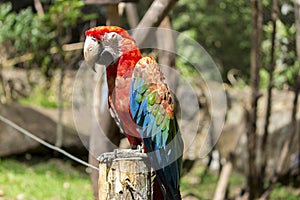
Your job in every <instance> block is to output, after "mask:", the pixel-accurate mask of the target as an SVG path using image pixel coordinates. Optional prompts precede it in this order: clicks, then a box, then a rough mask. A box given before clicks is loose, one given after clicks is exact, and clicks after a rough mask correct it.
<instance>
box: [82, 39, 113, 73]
mask: <svg viewBox="0 0 300 200" xmlns="http://www.w3.org/2000/svg"><path fill="white" fill-rule="evenodd" d="M83 52H84V59H85V61H86V63H87V65H88V66H89V67H91V68H92V69H93V70H94V71H96V70H95V65H96V63H98V64H100V65H105V66H106V67H107V66H109V65H110V64H112V63H113V62H114V61H115V59H114V57H113V55H112V49H111V48H110V47H108V46H103V45H102V44H101V43H99V42H98V41H97V40H95V39H94V38H92V37H90V36H87V37H86V39H85V42H84V49H83Z"/></svg>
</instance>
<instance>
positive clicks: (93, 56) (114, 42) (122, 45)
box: [84, 26, 136, 69]
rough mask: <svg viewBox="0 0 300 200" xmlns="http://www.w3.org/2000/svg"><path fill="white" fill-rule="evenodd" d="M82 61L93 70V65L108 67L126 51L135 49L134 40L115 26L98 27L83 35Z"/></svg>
mask: <svg viewBox="0 0 300 200" xmlns="http://www.w3.org/2000/svg"><path fill="white" fill-rule="evenodd" d="M85 35H86V39H85V43H84V59H85V61H86V63H87V64H88V65H89V66H90V67H92V68H93V69H94V66H95V64H96V63H97V64H101V65H105V66H109V65H111V64H113V63H115V62H117V61H118V59H119V57H120V56H122V55H123V54H124V53H125V52H126V51H131V50H132V49H134V48H136V43H135V40H134V39H133V38H132V37H131V36H130V35H129V34H128V33H127V32H126V31H125V30H124V29H122V28H120V27H117V26H98V27H95V28H92V29H90V30H88V31H86V33H85Z"/></svg>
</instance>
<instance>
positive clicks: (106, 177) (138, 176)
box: [98, 149, 154, 200]
mask: <svg viewBox="0 0 300 200" xmlns="http://www.w3.org/2000/svg"><path fill="white" fill-rule="evenodd" d="M98 160H99V161H100V164H99V180H98V189H99V190H98V191H99V200H108V199H115V200H121V199H122V200H123V199H124V200H133V199H135V200H151V199H152V193H153V192H152V182H153V178H154V176H153V174H154V173H153V171H152V170H151V167H150V163H149V161H148V158H147V154H146V153H143V152H142V150H131V149H124V150H120V149H116V150H115V151H114V152H108V153H103V154H102V155H101V156H100V157H99V158H98Z"/></svg>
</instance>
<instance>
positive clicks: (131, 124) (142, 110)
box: [84, 26, 183, 200]
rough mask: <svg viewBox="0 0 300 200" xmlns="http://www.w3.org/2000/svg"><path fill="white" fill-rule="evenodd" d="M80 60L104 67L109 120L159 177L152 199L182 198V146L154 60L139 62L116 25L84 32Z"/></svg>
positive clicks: (130, 41)
mask: <svg viewBox="0 0 300 200" xmlns="http://www.w3.org/2000/svg"><path fill="white" fill-rule="evenodd" d="M84 57H85V60H86V63H87V64H88V65H89V66H91V67H94V65H95V63H98V64H102V65H105V66H106V76H107V84H108V104H109V107H110V112H111V115H112V116H113V117H114V119H115V121H116V122H117V124H118V125H119V127H120V129H121V130H122V131H123V132H124V133H125V135H126V137H127V138H128V140H129V143H130V145H131V147H132V148H133V149H135V148H137V146H138V145H143V146H144V149H145V151H146V152H147V153H148V157H149V159H150V162H151V166H152V167H153V169H154V170H155V173H156V177H157V180H156V182H155V183H154V184H155V185H154V195H155V199H168V200H177V199H181V195H180V190H179V178H180V174H181V168H182V153H183V141H182V139H181V134H180V132H179V128H178V124H177V120H176V118H175V115H174V104H173V102H172V97H171V95H170V92H169V89H168V87H167V85H166V83H165V79H164V76H163V74H162V72H161V71H160V69H159V66H158V64H157V62H156V61H155V59H154V58H153V57H150V56H146V57H142V55H141V53H140V51H139V49H138V47H137V44H136V42H135V40H134V39H133V38H132V37H131V36H130V35H129V34H128V33H127V32H126V31H125V30H124V29H122V28H120V27H116V26H99V27H95V28H92V29H90V30H88V31H86V40H85V44H84ZM157 185H159V187H157Z"/></svg>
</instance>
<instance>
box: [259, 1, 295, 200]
mask: <svg viewBox="0 0 300 200" xmlns="http://www.w3.org/2000/svg"><path fill="white" fill-rule="evenodd" d="M295 22H296V30H297V32H296V49H297V56H298V60H299V61H300V43H299V42H300V0H296V1H295ZM295 80H296V83H295V91H294V94H295V96H294V100H293V110H292V115H291V124H290V126H291V128H290V132H289V135H288V137H287V139H286V140H285V142H284V144H283V147H282V149H281V151H280V156H279V159H278V163H277V167H276V169H275V172H274V175H273V176H272V178H271V180H270V182H269V185H268V187H267V189H266V190H265V192H264V193H263V194H262V195H261V197H260V200H265V199H268V198H269V196H270V194H271V192H272V190H273V189H274V186H275V183H276V182H277V180H278V178H279V176H280V175H281V173H282V170H283V166H284V164H285V162H286V160H287V157H288V155H289V150H290V146H291V144H292V141H293V139H294V137H295V135H296V129H297V119H296V114H297V105H298V96H299V90H300V74H299V72H298V75H297V76H296V79H295Z"/></svg>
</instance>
